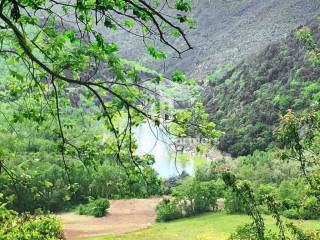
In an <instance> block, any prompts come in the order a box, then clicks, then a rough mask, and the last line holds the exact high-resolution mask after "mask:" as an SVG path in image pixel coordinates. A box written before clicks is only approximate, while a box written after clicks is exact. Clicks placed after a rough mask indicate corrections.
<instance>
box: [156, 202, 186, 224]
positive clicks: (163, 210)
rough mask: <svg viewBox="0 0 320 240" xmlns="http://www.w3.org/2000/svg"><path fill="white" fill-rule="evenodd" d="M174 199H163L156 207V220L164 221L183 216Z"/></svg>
mask: <svg viewBox="0 0 320 240" xmlns="http://www.w3.org/2000/svg"><path fill="white" fill-rule="evenodd" d="M178 205H179V204H178V202H177V201H176V200H175V199H163V200H162V201H161V202H160V203H159V204H158V205H157V207H156V213H157V219H156V220H157V221H158V222H166V221H170V220H174V219H178V218H181V217H183V214H182V211H181V209H180V208H179V207H178Z"/></svg>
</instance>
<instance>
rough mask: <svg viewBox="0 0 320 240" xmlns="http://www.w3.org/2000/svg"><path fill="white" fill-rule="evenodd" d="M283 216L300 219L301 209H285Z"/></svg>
mask: <svg viewBox="0 0 320 240" xmlns="http://www.w3.org/2000/svg"><path fill="white" fill-rule="evenodd" d="M283 216H285V217H286V218H289V219H299V218H300V214H299V211H298V210H297V209H294V208H293V209H288V210H285V211H283Z"/></svg>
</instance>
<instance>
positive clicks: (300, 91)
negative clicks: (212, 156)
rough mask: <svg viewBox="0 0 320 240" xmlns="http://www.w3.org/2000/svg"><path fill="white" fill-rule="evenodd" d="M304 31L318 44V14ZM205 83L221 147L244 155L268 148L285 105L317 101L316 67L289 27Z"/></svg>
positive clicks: (302, 105)
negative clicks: (281, 36) (283, 35)
mask: <svg viewBox="0 0 320 240" xmlns="http://www.w3.org/2000/svg"><path fill="white" fill-rule="evenodd" d="M299 29H300V28H299ZM306 29H310V31H311V33H312V35H313V38H314V40H315V42H316V43H317V44H318V46H320V18H319V17H318V18H317V19H315V20H313V21H311V22H310V23H309V24H308V25H307V28H306ZM205 86H206V92H205V102H206V106H207V108H208V110H209V112H210V114H211V117H212V119H213V120H215V121H217V122H218V123H219V127H220V128H221V129H223V130H224V131H225V132H226V135H225V136H224V137H223V138H222V140H221V142H220V148H221V149H222V150H224V151H227V152H229V153H231V154H232V155H233V156H237V155H245V154H248V153H251V152H252V151H254V150H255V149H264V148H265V147H267V146H268V144H269V143H270V142H271V141H272V140H273V139H272V138H273V137H272V127H273V126H274V125H275V124H276V123H277V121H278V119H279V116H280V114H282V113H284V112H286V110H287V109H294V110H307V109H308V108H310V107H311V106H315V105H316V104H317V103H319V101H320V67H319V66H318V65H317V66H316V65H314V64H313V63H312V62H311V61H310V57H309V56H308V54H307V49H306V46H305V43H303V42H301V41H300V40H299V39H298V37H297V30H294V31H292V32H291V34H290V35H289V36H288V37H287V38H285V39H283V40H280V41H277V42H274V43H272V44H270V45H269V46H267V47H266V48H265V49H264V50H262V51H261V52H259V53H258V54H257V55H256V56H251V57H250V58H248V60H245V61H243V62H242V63H240V64H239V65H238V66H236V67H232V66H230V65H226V66H224V67H223V68H220V69H218V70H216V71H215V72H213V73H212V74H211V75H209V76H208V77H207V78H206V81H205Z"/></svg>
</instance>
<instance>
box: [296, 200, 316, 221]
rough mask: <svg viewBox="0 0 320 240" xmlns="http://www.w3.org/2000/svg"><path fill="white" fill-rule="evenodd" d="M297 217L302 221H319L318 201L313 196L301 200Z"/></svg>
mask: <svg viewBox="0 0 320 240" xmlns="http://www.w3.org/2000/svg"><path fill="white" fill-rule="evenodd" d="M299 215H300V217H301V218H303V219H319V218H320V201H319V199H317V198H316V197H314V196H309V197H306V198H305V199H303V201H302V204H301V207H300V208H299Z"/></svg>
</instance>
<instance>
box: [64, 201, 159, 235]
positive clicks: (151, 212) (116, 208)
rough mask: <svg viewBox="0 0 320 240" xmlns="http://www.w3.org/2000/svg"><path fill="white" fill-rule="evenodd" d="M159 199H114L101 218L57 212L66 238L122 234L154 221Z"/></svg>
mask: <svg viewBox="0 0 320 240" xmlns="http://www.w3.org/2000/svg"><path fill="white" fill-rule="evenodd" d="M159 200H160V199H158V198H152V199H130V200H114V201H112V203H111V207H110V209H109V214H108V215H107V216H105V217H102V218H94V217H90V216H79V215H78V214H76V213H63V214H59V215H58V217H59V218H61V220H62V222H63V224H64V229H65V235H66V238H67V240H74V239H83V238H87V237H96V236H103V235H109V234H122V233H126V232H131V231H135V230H138V229H141V228H146V227H149V226H151V225H152V224H153V223H154V222H155V206H156V205H157V203H158V202H159Z"/></svg>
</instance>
